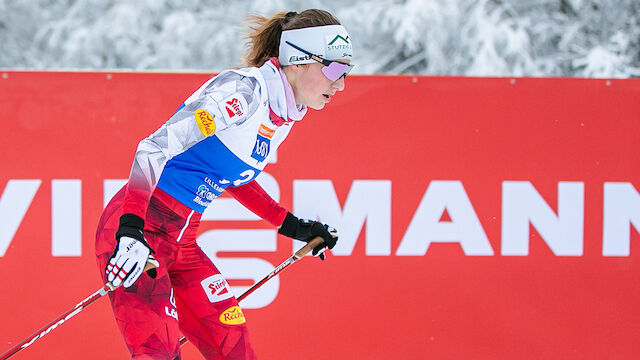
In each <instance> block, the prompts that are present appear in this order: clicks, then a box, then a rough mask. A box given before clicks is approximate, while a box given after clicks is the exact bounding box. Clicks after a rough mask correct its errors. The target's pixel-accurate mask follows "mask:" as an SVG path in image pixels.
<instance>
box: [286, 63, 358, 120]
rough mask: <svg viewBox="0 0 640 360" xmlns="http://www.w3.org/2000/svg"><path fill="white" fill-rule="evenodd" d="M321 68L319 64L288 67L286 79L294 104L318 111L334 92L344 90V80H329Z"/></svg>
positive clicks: (342, 78)
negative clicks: (294, 100) (293, 96)
mask: <svg viewBox="0 0 640 360" xmlns="http://www.w3.org/2000/svg"><path fill="white" fill-rule="evenodd" d="M344 62H348V60H345V61H344ZM323 66H324V65H322V64H320V63H311V64H304V65H292V66H289V67H290V68H291V69H290V71H289V73H291V76H287V78H288V79H289V82H290V83H291V87H292V88H293V93H294V95H295V98H296V104H298V105H307V106H308V107H310V108H312V109H315V110H320V109H322V108H323V107H324V105H325V104H327V103H328V102H330V101H331V97H332V96H333V95H335V94H336V92H338V91H342V90H344V86H345V78H344V77H341V78H339V79H338V80H336V81H331V80H329V79H328V78H327V76H326V75H325V74H324V73H323V72H322V68H323ZM285 73H287V72H285Z"/></svg>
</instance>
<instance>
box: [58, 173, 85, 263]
mask: <svg viewBox="0 0 640 360" xmlns="http://www.w3.org/2000/svg"><path fill="white" fill-rule="evenodd" d="M51 255H53V256H82V183H81V181H80V180H79V179H72V180H51Z"/></svg>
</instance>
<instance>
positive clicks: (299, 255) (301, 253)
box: [293, 236, 324, 260]
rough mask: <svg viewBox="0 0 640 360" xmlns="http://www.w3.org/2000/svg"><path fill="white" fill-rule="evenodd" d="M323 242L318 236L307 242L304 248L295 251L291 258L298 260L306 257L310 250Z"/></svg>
mask: <svg viewBox="0 0 640 360" xmlns="http://www.w3.org/2000/svg"><path fill="white" fill-rule="evenodd" d="M323 242H324V240H323V239H322V238H321V237H320V236H316V237H315V238H314V239H313V240H311V241H309V242H308V243H307V244H306V245H305V246H303V247H301V248H300V250H298V251H296V253H295V254H293V257H294V258H296V260H298V259H300V258H302V257H303V256H305V255H307V254H308V253H309V252H311V250H313V249H314V248H315V247H316V246H318V245H320V244H322V243H323Z"/></svg>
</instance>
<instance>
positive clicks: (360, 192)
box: [293, 180, 391, 256]
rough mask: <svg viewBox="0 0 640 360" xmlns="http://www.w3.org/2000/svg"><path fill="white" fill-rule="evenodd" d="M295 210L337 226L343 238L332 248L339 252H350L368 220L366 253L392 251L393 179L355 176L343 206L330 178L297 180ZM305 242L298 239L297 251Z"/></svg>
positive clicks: (338, 253) (309, 217)
mask: <svg viewBox="0 0 640 360" xmlns="http://www.w3.org/2000/svg"><path fill="white" fill-rule="evenodd" d="M293 212H294V214H296V216H298V217H301V218H306V219H312V220H318V221H321V222H324V223H327V224H329V225H331V226H333V227H335V228H336V229H338V233H339V235H340V241H338V243H337V244H336V246H335V247H334V248H333V250H331V252H332V253H333V254H334V255H336V256H348V255H351V253H352V252H353V248H354V246H355V244H356V241H357V240H358V237H359V235H360V232H361V230H362V227H363V226H364V224H365V222H366V247H365V252H366V254H367V255H390V254H391V181H390V180H355V181H354V182H353V184H352V185H351V189H350V190H349V195H348V196H347V200H346V201H345V204H344V209H343V210H341V209H340V203H339V202H338V197H337V196H336V192H335V189H334V187H333V183H332V182H331V180H294V182H293ZM302 245H303V244H302V243H301V242H296V244H295V246H294V251H296V250H297V248H299V247H301V246H302Z"/></svg>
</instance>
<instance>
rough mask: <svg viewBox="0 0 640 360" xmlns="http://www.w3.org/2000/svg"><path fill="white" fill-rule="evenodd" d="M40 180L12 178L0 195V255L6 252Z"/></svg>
mask: <svg viewBox="0 0 640 360" xmlns="http://www.w3.org/2000/svg"><path fill="white" fill-rule="evenodd" d="M41 182H42V181H41V180H14V179H10V180H9V181H8V182H7V185H6V186H5V188H4V191H3V192H2V197H0V219H2V221H0V257H2V256H4V254H5V253H6V252H7V249H8V248H9V245H10V244H11V240H13V236H14V235H15V234H16V231H18V227H19V226H20V223H21V222H22V219H24V215H25V214H26V213H27V210H28V209H29V206H31V202H32V201H33V198H34V197H35V196H36V192H37V191H38V188H39V187H40V183H41Z"/></svg>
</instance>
